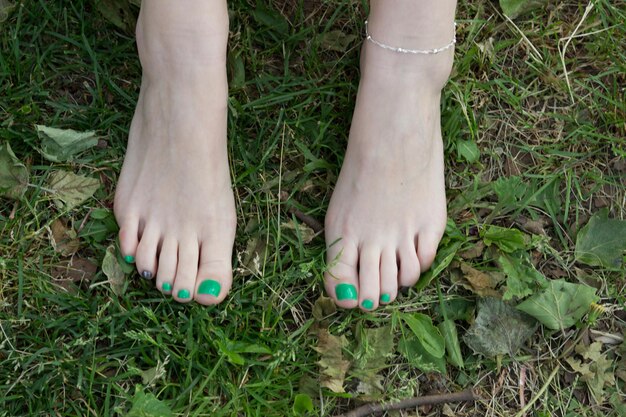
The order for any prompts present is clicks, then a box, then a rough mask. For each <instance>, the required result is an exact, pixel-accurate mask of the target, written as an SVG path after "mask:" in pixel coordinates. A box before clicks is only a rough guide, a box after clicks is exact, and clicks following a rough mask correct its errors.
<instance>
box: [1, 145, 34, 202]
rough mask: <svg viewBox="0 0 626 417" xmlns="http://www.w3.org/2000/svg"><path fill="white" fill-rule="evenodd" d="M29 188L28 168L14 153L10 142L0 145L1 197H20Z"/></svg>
mask: <svg viewBox="0 0 626 417" xmlns="http://www.w3.org/2000/svg"><path fill="white" fill-rule="evenodd" d="M27 188H28V168H26V165H24V164H23V163H21V162H20V161H19V159H17V157H16V156H15V154H14V153H13V150H12V149H11V145H9V142H5V143H3V144H2V147H0V197H8V198H12V199H15V200H17V199H20V198H21V197H22V196H23V195H24V192H25V191H26V189H27Z"/></svg>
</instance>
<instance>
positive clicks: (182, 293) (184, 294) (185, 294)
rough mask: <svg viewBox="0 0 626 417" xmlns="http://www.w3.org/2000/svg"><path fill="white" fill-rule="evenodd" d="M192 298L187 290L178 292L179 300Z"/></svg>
mask: <svg viewBox="0 0 626 417" xmlns="http://www.w3.org/2000/svg"><path fill="white" fill-rule="evenodd" d="M189 297H191V293H190V292H189V291H187V290H180V291H178V298H189Z"/></svg>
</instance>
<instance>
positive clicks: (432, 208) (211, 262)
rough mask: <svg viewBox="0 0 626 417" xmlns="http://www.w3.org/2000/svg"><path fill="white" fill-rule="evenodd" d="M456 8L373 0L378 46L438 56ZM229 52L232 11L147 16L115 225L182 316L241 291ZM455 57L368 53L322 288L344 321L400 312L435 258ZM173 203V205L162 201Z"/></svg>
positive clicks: (167, 10) (155, 7)
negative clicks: (183, 307) (402, 298)
mask: <svg viewBox="0 0 626 417" xmlns="http://www.w3.org/2000/svg"><path fill="white" fill-rule="evenodd" d="M455 6H456V4H455V2H454V1H450V0H442V1H440V2H431V1H426V0H372V2H371V13H370V17H369V21H370V26H369V28H370V34H371V35H372V36H374V37H375V38H376V39H377V40H379V41H381V42H383V43H385V44H387V45H394V46H402V47H404V48H412V49H431V48H434V47H440V46H443V45H446V44H447V43H448V42H450V40H451V39H452V36H453V19H454V9H455ZM227 42H228V12H227V5H226V2H225V1H224V0H186V1H185V7H180V5H179V4H178V5H177V2H172V1H171V0H151V1H149V2H144V4H143V6H142V9H141V13H140V16H139V21H138V25H137V47H138V50H139V57H140V60H141V64H142V67H143V77H142V84H141V92H140V96H139V101H138V103H137V109H136V111H135V115H134V117H133V121H132V124H131V129H130V136H129V141H128V149H127V153H126V157H125V160H124V165H123V167H122V172H121V175H120V179H119V182H118V186H117V190H116V194H115V216H116V218H117V221H118V223H119V225H120V235H119V239H120V248H121V251H122V254H123V255H125V256H126V257H128V259H129V260H131V259H134V260H135V262H136V265H137V270H138V272H139V273H140V274H141V275H142V276H144V278H147V279H156V286H157V288H159V289H160V290H161V291H162V292H164V293H165V294H171V295H172V297H173V298H174V299H175V300H177V301H179V302H189V301H192V300H195V301H196V302H198V303H201V304H205V305H211V304H217V303H219V302H221V301H222V300H224V298H225V297H226V295H227V294H228V291H229V290H230V288H231V286H232V264H231V259H232V249H233V243H234V237H235V229H236V212H235V203H234V198H233V193H232V185H231V181H230V176H229V167H228V155H227V152H226V151H227V147H226V118H227V96H228V85H227V77H226V46H227ZM452 57H453V51H452V50H449V51H446V52H444V53H441V54H437V55H428V56H423V55H417V56H416V55H405V54H399V53H396V52H392V51H387V50H384V49H382V48H380V47H378V46H375V45H373V44H371V43H370V42H365V44H364V47H363V54H362V60H361V73H362V75H361V82H360V86H359V93H358V97H357V101H356V107H355V112H354V117H353V122H352V127H351V130H350V137H349V142H348V148H347V151H346V157H345V160H344V165H343V167H342V170H341V174H340V176H339V180H338V182H337V185H336V188H335V191H334V194H333V197H332V199H331V202H330V206H329V210H328V215H327V217H326V240H327V246H328V251H327V253H328V256H327V261H328V264H329V265H330V267H329V269H328V272H327V273H326V274H325V277H324V280H325V286H326V290H327V292H328V294H329V295H330V296H331V297H333V298H335V300H336V302H337V304H338V305H339V306H341V307H345V308H354V307H357V306H360V308H362V309H364V310H372V309H375V308H377V307H378V305H379V304H380V303H381V302H382V303H388V302H392V301H393V300H394V299H395V298H396V296H397V293H398V289H399V288H400V287H403V286H411V285H414V284H415V283H416V282H417V280H418V278H419V275H420V273H421V272H423V271H425V270H426V269H428V268H429V267H430V265H431V263H432V261H433V259H434V257H435V253H436V250H437V245H438V243H439V241H440V239H441V236H442V235H443V231H444V228H445V223H446V207H445V187H444V174H443V145H442V141H441V130H440V114H439V105H440V93H441V88H442V87H443V86H444V84H445V82H446V80H447V78H448V76H449V73H450V69H451V66H452ZM172 190H175V198H163V196H168V195H172ZM340 284H348V286H352V287H350V288H353V289H354V291H353V293H354V294H355V298H354V299H343V300H339V299H337V288H338V287H337V286H338V285H340ZM345 287H346V286H345V285H344V288H345ZM381 297H382V301H381Z"/></svg>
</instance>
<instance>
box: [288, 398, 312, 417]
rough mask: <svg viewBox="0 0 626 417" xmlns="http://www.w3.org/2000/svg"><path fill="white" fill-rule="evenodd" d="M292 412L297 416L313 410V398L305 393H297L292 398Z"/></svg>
mask: <svg viewBox="0 0 626 417" xmlns="http://www.w3.org/2000/svg"><path fill="white" fill-rule="evenodd" d="M293 412H294V414H297V415H299V416H303V415H305V414H306V413H312V412H313V400H311V397H309V396H308V395H306V394H297V395H296V398H295V399H294V400H293Z"/></svg>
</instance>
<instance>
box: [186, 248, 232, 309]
mask: <svg viewBox="0 0 626 417" xmlns="http://www.w3.org/2000/svg"><path fill="white" fill-rule="evenodd" d="M212 246H213V245H211V244H210V243H209V242H206V241H205V242H204V243H203V244H202V247H201V249H200V267H199V268H198V276H197V278H196V288H195V295H194V299H195V300H196V302H198V303H200V304H204V305H213V304H218V303H220V302H222V301H223V300H224V298H225V297H226V295H227V294H228V292H229V291H230V288H231V286H232V283H233V271H232V265H231V259H230V256H229V254H230V252H226V251H225V250H224V248H219V247H212Z"/></svg>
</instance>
